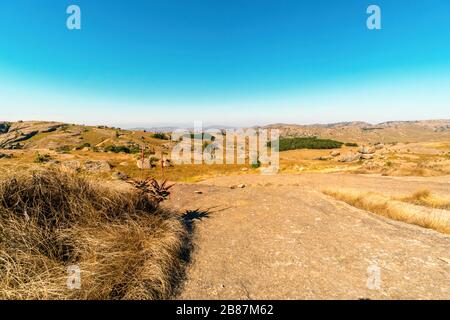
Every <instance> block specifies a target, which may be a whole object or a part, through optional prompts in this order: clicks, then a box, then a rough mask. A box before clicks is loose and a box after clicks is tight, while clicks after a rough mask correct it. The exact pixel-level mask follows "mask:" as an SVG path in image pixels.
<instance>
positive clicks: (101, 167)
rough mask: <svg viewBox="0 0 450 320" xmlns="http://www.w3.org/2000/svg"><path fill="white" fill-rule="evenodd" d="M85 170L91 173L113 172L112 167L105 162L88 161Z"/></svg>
mask: <svg viewBox="0 0 450 320" xmlns="http://www.w3.org/2000/svg"><path fill="white" fill-rule="evenodd" d="M84 169H85V170H86V171H90V172H107V171H111V165H110V164H109V163H108V161H105V160H88V161H86V162H85V163H84Z"/></svg>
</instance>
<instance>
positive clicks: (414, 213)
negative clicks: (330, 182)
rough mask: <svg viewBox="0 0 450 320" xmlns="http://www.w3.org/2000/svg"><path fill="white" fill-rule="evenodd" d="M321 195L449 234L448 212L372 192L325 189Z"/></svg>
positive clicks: (449, 217) (449, 212) (449, 216)
mask: <svg viewBox="0 0 450 320" xmlns="http://www.w3.org/2000/svg"><path fill="white" fill-rule="evenodd" d="M323 193H325V194H326V195H329V196H332V197H333V198H335V199H337V200H340V201H344V202H346V203H348V204H349V205H352V206H354V207H356V208H359V209H362V210H366V211H370V212H373V213H376V214H379V215H382V216H385V217H387V218H390V219H393V220H397V221H402V222H406V223H410V224H415V225H418V226H421V227H424V228H429V229H434V230H436V231H439V232H442V233H446V234H450V211H446V210H440V209H429V208H421V207H419V206H414V205H411V204H408V203H405V202H402V201H397V200H394V199H393V198H391V197H387V196H384V195H381V194H378V193H374V192H362V191H358V190H348V189H347V190H345V189H339V190H337V189H327V190H324V191H323Z"/></svg>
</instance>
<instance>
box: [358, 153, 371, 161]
mask: <svg viewBox="0 0 450 320" xmlns="http://www.w3.org/2000/svg"><path fill="white" fill-rule="evenodd" d="M361 159H364V160H371V159H373V154H363V155H361Z"/></svg>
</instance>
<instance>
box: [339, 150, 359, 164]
mask: <svg viewBox="0 0 450 320" xmlns="http://www.w3.org/2000/svg"><path fill="white" fill-rule="evenodd" d="M360 159H361V153H354V152H349V153H346V154H343V155H342V156H340V157H339V159H338V161H339V162H353V161H358V160H360Z"/></svg>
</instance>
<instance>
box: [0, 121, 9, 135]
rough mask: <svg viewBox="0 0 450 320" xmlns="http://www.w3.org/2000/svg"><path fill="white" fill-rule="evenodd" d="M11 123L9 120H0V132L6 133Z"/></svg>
mask: <svg viewBox="0 0 450 320" xmlns="http://www.w3.org/2000/svg"><path fill="white" fill-rule="evenodd" d="M10 127H11V124H10V123H9V122H0V134H2V133H7V132H8V130H9V128H10Z"/></svg>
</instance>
